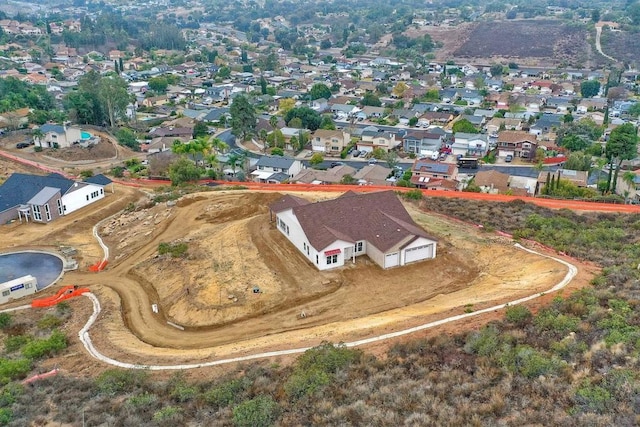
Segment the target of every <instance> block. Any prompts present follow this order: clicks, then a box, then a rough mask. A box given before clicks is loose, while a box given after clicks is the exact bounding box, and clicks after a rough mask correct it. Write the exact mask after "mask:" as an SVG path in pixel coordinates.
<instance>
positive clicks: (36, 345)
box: [22, 331, 67, 359]
mask: <svg viewBox="0 0 640 427" xmlns="http://www.w3.org/2000/svg"><path fill="white" fill-rule="evenodd" d="M65 348H67V337H66V336H65V335H64V334H63V333H62V332H60V331H53V333H52V334H51V336H50V337H49V338H45V339H38V340H33V341H30V342H28V343H27V344H26V345H25V346H24V347H23V348H22V355H23V356H24V357H27V358H29V359H39V358H41V357H44V356H49V355H52V354H55V353H57V352H59V351H60V350H64V349H65Z"/></svg>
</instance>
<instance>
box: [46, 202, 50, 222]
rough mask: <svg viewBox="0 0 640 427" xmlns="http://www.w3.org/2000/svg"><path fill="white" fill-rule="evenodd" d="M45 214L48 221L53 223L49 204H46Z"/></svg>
mask: <svg viewBox="0 0 640 427" xmlns="http://www.w3.org/2000/svg"><path fill="white" fill-rule="evenodd" d="M44 213H45V215H46V216H47V221H51V211H50V210H49V203H45V205H44Z"/></svg>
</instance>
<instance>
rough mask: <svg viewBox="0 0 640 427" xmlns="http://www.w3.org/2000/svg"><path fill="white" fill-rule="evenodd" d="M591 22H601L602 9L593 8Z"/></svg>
mask: <svg viewBox="0 0 640 427" xmlns="http://www.w3.org/2000/svg"><path fill="white" fill-rule="evenodd" d="M591 22H594V23H596V24H597V23H598V22H600V9H593V10H592V11H591Z"/></svg>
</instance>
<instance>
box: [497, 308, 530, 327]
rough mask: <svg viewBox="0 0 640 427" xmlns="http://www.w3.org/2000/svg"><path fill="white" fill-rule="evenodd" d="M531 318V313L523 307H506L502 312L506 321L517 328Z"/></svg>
mask: <svg viewBox="0 0 640 427" xmlns="http://www.w3.org/2000/svg"><path fill="white" fill-rule="evenodd" d="M531 317H532V315H531V311H529V309H528V308H527V307H525V306H523V305H514V306H511V307H507V309H506V310H505V312H504V318H505V319H506V321H507V322H509V323H513V324H514V325H518V326H521V325H523V324H525V323H526V322H527V321H528V320H529V319H531Z"/></svg>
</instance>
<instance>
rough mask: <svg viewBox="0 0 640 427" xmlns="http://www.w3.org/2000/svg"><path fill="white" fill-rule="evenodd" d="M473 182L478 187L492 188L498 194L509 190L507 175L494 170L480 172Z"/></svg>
mask: <svg viewBox="0 0 640 427" xmlns="http://www.w3.org/2000/svg"><path fill="white" fill-rule="evenodd" d="M473 180H474V182H475V184H476V185H477V186H478V187H493V188H495V189H496V190H498V191H500V192H505V191H507V190H508V189H509V174H506V173H502V172H498V171H496V170H488V171H480V172H478V173H477V174H476V176H475V178H474V179H473Z"/></svg>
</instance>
